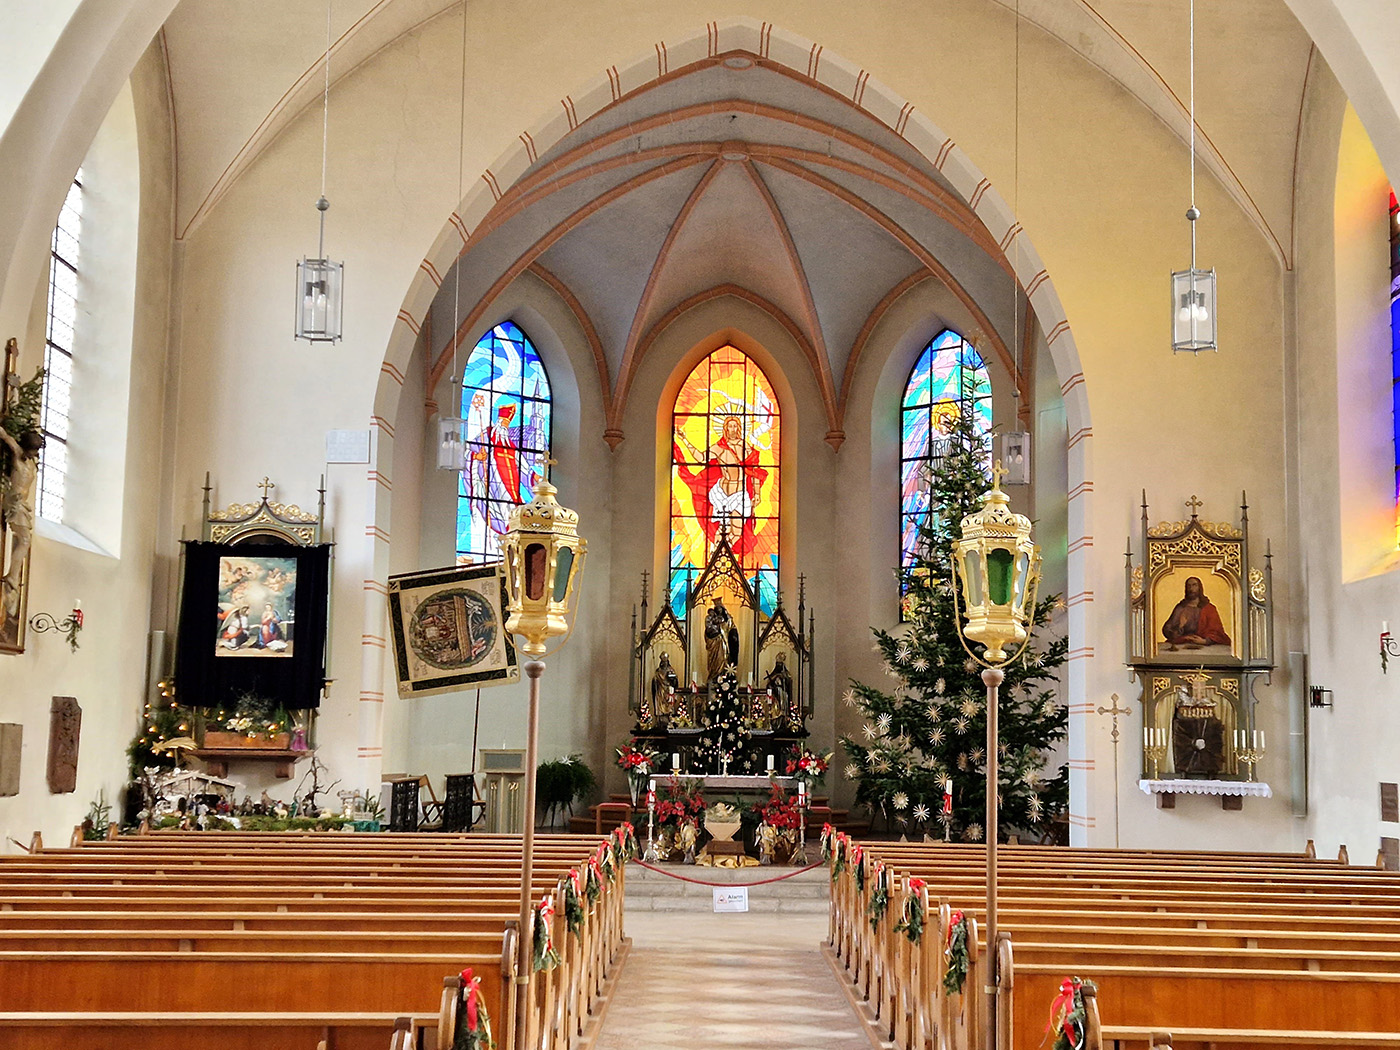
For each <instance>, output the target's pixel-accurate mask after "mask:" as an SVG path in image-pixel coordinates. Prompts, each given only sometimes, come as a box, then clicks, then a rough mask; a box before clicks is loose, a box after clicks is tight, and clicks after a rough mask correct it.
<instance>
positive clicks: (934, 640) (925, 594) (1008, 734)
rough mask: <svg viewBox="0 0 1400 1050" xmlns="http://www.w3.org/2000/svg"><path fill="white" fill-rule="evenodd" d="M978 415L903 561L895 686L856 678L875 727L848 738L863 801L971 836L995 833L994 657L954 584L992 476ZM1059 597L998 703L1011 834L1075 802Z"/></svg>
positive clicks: (951, 456)
mask: <svg viewBox="0 0 1400 1050" xmlns="http://www.w3.org/2000/svg"><path fill="white" fill-rule="evenodd" d="M972 425H973V424H972V420H971V418H970V416H969V415H968V414H966V413H962V414H960V415H959V416H958V417H957V418H956V420H955V421H954V423H953V430H952V433H951V434H950V435H949V437H950V438H951V440H950V441H949V451H948V454H947V455H946V456H944V457H943V458H942V460H941V461H938V462H937V463H936V464H935V466H934V469H933V471H932V476H931V478H930V487H931V504H930V506H931V510H930V512H929V514H928V516H927V519H926V521H925V523H924V526H923V528H922V530H921V532H920V541H921V542H920V546H919V553H918V555H917V556H916V557H915V558H914V559H913V560H912V562H911V563H909V564H907V565H905V566H904V567H903V568H902V570H901V583H902V585H903V587H904V594H905V597H904V602H903V609H904V617H905V621H906V622H905V623H904V624H903V625H901V627H900V628H898V629H897V630H896V631H895V632H889V631H882V630H875V632H874V634H875V644H874V649H875V651H876V652H878V653H879V654H880V655H881V656H883V657H884V660H885V671H886V674H888V675H889V677H890V678H891V679H892V683H891V685H890V686H888V687H887V688H890V689H891V691H890V692H884V691H883V690H882V689H879V688H876V687H875V686H871V685H863V684H860V683H853V684H852V687H851V688H850V689H848V690H847V691H846V694H845V698H844V699H845V702H846V703H847V704H848V705H850V706H852V707H855V708H856V709H858V710H859V711H860V713H861V715H862V716H863V725H862V726H861V729H860V732H859V733H858V734H855V735H853V736H850V737H845V738H843V739H842V744H843V745H844V746H845V749H846V752H847V755H848V756H849V762H848V763H847V765H846V767H845V775H846V776H847V777H848V778H850V779H852V780H854V781H856V784H857V790H856V801H857V803H863V804H865V805H867V806H869V807H870V808H871V809H872V811H873V812H875V813H878V814H880V815H881V816H882V817H883V819H884V821H885V822H886V823H887V824H888V825H889V826H890V827H891V828H895V829H898V830H899V831H901V832H902V833H904V834H908V835H911V836H921V835H926V834H927V835H932V836H934V837H936V838H942V837H944V836H945V833H946V834H947V835H948V837H950V838H952V839H954V840H956V841H963V842H977V841H980V840H982V839H983V838H984V837H985V835H986V830H985V828H984V827H983V821H984V819H985V812H986V811H985V804H986V765H985V762H986V741H987V722H986V686H984V685H983V683H982V679H981V672H982V666H981V665H980V664H978V663H977V662H976V661H975V660H973V659H972V658H971V657H970V656H969V655H968V653H967V651H966V650H965V649H964V648H963V644H962V640H961V638H960V635H959V622H958V616H957V613H956V612H955V609H954V596H953V582H952V580H953V551H954V544H955V543H956V541H957V539H958V536H959V528H960V525H961V523H962V519H963V516H964V515H966V514H969V513H971V512H972V511H975V510H977V509H978V508H979V507H980V505H981V496H982V493H983V492H985V491H986V490H987V489H988V487H989V485H990V483H989V481H988V476H987V466H988V455H987V448H986V443H987V440H988V439H987V438H985V437H980V436H978V435H977V434H976V433H975V432H974V431H973V429H972ZM959 600H961V599H959ZM1059 604H1060V603H1059V597H1058V596H1055V595H1052V596H1041V597H1040V598H1039V599H1038V601H1037V604H1036V606H1035V614H1034V620H1033V623H1034V627H1035V628H1036V629H1037V630H1035V631H1034V633H1033V636H1032V640H1031V643H1030V645H1029V646H1028V647H1027V648H1026V650H1025V651H1024V652H1023V653H1022V654H1021V655H1020V656H1019V657H1018V658H1016V659H1015V660H1013V661H1012V662H1011V663H1010V664H1008V665H1007V666H1006V668H1005V672H1006V679H1005V681H1004V683H1003V684H1002V687H1001V702H1000V707H999V711H998V719H999V725H998V730H999V734H998V735H999V741H1000V745H999V752H1000V759H999V761H1000V769H999V776H998V780H999V783H1000V809H999V823H1000V825H1001V826H1000V834H1001V837H1002V838H1003V839H1004V838H1005V837H1006V836H1007V834H1008V833H1014V832H1020V833H1022V834H1026V833H1029V834H1031V835H1037V834H1039V833H1041V832H1043V831H1044V829H1045V828H1046V826H1047V825H1048V824H1049V822H1050V820H1051V819H1052V818H1053V817H1054V816H1055V815H1057V814H1059V813H1061V812H1063V811H1064V810H1065V809H1066V808H1067V805H1068V799H1069V780H1068V774H1067V772H1066V770H1065V767H1063V766H1061V767H1060V768H1059V770H1058V771H1050V770H1047V769H1046V761H1047V759H1048V757H1049V754H1050V751H1051V749H1052V748H1053V747H1054V745H1055V743H1056V742H1057V741H1059V740H1062V739H1064V736H1065V732H1066V726H1067V724H1068V712H1067V711H1066V709H1065V708H1064V707H1062V706H1061V705H1060V704H1059V702H1058V699H1057V695H1056V690H1055V688H1054V686H1055V674H1056V670H1057V669H1058V668H1059V667H1060V666H1061V665H1062V664H1063V663H1064V662H1065V654H1066V651H1067V649H1068V643H1067V642H1066V640H1065V639H1063V638H1056V637H1052V636H1051V634H1050V632H1049V631H1047V630H1045V625H1046V624H1047V623H1048V621H1049V619H1050V614H1051V613H1052V612H1053V611H1054V609H1055V608H1056V607H1057V606H1058V605H1059ZM975 651H978V652H980V646H979V647H977V648H976V650H975ZM949 788H951V807H950V808H951V812H946V811H945V806H944V798H945V791H946V790H948V789H949Z"/></svg>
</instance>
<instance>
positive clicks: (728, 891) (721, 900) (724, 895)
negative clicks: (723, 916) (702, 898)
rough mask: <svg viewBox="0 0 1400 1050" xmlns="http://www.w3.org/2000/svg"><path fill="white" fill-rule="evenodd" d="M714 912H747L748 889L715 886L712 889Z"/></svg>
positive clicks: (744, 887) (745, 887)
mask: <svg viewBox="0 0 1400 1050" xmlns="http://www.w3.org/2000/svg"><path fill="white" fill-rule="evenodd" d="M714 895H715V911H717V912H721V911H748V910H749V888H748V887H747V886H716V887H715V888H714Z"/></svg>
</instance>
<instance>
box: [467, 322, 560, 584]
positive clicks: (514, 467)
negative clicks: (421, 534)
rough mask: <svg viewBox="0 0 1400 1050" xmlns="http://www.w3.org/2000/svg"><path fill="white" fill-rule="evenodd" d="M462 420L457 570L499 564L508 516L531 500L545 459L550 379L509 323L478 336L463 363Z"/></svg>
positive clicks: (527, 342)
mask: <svg viewBox="0 0 1400 1050" xmlns="http://www.w3.org/2000/svg"><path fill="white" fill-rule="evenodd" d="M462 420H463V422H462V432H463V455H462V472H461V477H460V480H459V482H458V487H457V493H458V497H457V564H459V565H480V564H481V563H482V562H488V561H498V560H500V557H501V536H502V535H503V534H504V533H505V531H506V519H507V518H508V517H509V516H510V510H511V508H512V507H514V506H515V505H516V504H518V503H527V502H529V500H530V499H531V498H532V497H533V496H534V492H535V485H536V484H538V483H539V481H540V480H541V479H542V478H543V477H544V472H545V460H547V459H548V458H549V442H550V393H549V376H548V375H546V374H545V370H544V362H542V361H541V360H540V355H539V354H538V353H537V352H536V351H535V347H534V344H533V343H531V342H530V338H529V336H527V335H526V334H525V333H524V332H523V331H522V330H521V329H520V328H519V326H517V325H516V324H514V323H513V322H511V321H503V322H501V323H500V324H498V325H497V326H496V327H495V328H493V329H491V330H490V331H489V332H487V333H486V334H485V335H483V336H482V337H481V340H480V341H479V342H478V343H477V344H476V348H475V349H473V350H472V352H471V356H470V357H468V358H467V364H466V367H465V368H464V369H463V370H462Z"/></svg>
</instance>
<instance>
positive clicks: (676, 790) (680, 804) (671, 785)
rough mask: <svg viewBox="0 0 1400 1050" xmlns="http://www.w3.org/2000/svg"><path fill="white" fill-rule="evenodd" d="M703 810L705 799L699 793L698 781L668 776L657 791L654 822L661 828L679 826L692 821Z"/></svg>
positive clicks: (696, 818)
mask: <svg viewBox="0 0 1400 1050" xmlns="http://www.w3.org/2000/svg"><path fill="white" fill-rule="evenodd" d="M704 812H705V799H704V797H703V796H702V795H701V794H700V785H699V784H698V783H694V782H692V781H682V780H681V779H680V778H679V777H674V776H673V777H668V778H667V779H666V782H665V783H664V784H662V785H661V790H660V791H659V792H657V798H656V822H657V823H658V824H660V825H661V826H662V827H663V828H665V827H674V828H679V827H680V826H681V825H682V824H689V823H693V822H694V821H697V820H699V818H700V815H701V814H702V813H704Z"/></svg>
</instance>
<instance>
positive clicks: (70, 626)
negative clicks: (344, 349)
mask: <svg viewBox="0 0 1400 1050" xmlns="http://www.w3.org/2000/svg"><path fill="white" fill-rule="evenodd" d="M29 629H30V630H31V631H33V632H34V633H35V634H47V633H48V632H49V631H62V632H63V636H64V638H65V639H67V641H68V646H69V648H70V649H72V650H73V652H75V653H76V652H77V651H78V632H79V631H81V630H82V629H83V603H82V602H74V603H73V611H72V612H71V613H69V614H68V615H67V616H66V617H64V618H63V619H62V620H60V619H59V618H58V617H57V616H54V615H53V614H52V613H44V612H41V613H35V614H34V615H33V616H31V617H30V618H29Z"/></svg>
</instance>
